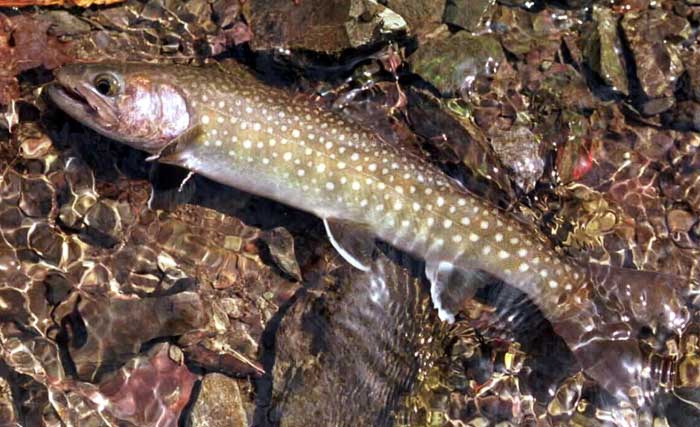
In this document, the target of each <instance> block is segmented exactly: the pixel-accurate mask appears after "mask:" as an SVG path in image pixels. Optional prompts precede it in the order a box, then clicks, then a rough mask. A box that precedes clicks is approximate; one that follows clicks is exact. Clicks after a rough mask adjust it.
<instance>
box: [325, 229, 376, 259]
mask: <svg viewBox="0 0 700 427" xmlns="http://www.w3.org/2000/svg"><path fill="white" fill-rule="evenodd" d="M323 225H324V226H325V227H326V233H328V239H329V240H330V241H331V244H332V245H333V247H334V248H335V250H336V251H338V253H339V254H340V256H342V257H343V259H345V261H347V262H348V263H350V265H352V266H353V267H355V268H357V269H358V270H362V271H369V270H370V269H371V265H372V254H373V253H374V249H375V246H374V236H373V235H372V234H371V233H370V232H369V230H367V228H366V227H364V226H363V225H362V224H357V223H353V222H349V221H343V220H337V219H333V218H324V219H323Z"/></svg>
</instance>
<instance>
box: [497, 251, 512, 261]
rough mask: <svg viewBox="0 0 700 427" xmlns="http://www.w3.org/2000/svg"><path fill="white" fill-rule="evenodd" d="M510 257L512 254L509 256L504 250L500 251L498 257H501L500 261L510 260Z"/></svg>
mask: <svg viewBox="0 0 700 427" xmlns="http://www.w3.org/2000/svg"><path fill="white" fill-rule="evenodd" d="M509 256H510V254H509V253H508V252H506V251H504V250H500V251H498V257H499V258H500V259H506V258H508V257H509Z"/></svg>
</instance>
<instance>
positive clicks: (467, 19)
mask: <svg viewBox="0 0 700 427" xmlns="http://www.w3.org/2000/svg"><path fill="white" fill-rule="evenodd" d="M494 3H495V0H475V1H473V0H448V1H447V4H446V6H445V16H444V22H445V23H446V24H451V25H454V26H457V27H460V28H463V29H465V30H467V31H471V32H476V31H477V30H479V29H481V28H482V27H483V21H484V20H486V19H487V18H488V12H489V10H490V8H491V6H492V5H493V4H494Z"/></svg>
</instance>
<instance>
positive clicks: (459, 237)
mask: <svg viewBox="0 0 700 427" xmlns="http://www.w3.org/2000/svg"><path fill="white" fill-rule="evenodd" d="M452 241H453V242H455V243H459V242H461V241H462V236H461V235H459V234H455V235H454V236H452Z"/></svg>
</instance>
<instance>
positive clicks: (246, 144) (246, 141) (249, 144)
mask: <svg viewBox="0 0 700 427" xmlns="http://www.w3.org/2000/svg"><path fill="white" fill-rule="evenodd" d="M252 146H253V143H252V142H251V141H250V140H249V139H246V140H245V141H243V148H250V147H252Z"/></svg>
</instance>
